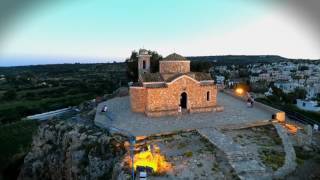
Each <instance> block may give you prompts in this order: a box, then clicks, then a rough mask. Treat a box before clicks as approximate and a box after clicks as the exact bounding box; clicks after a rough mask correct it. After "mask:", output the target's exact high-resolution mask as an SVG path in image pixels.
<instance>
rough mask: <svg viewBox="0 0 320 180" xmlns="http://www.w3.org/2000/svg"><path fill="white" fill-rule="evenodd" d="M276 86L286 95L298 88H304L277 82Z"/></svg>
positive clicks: (291, 83) (295, 84)
mask: <svg viewBox="0 0 320 180" xmlns="http://www.w3.org/2000/svg"><path fill="white" fill-rule="evenodd" d="M274 86H276V87H277V88H279V89H281V90H282V91H283V92H284V93H290V92H293V91H294V90H295V89H296V88H302V87H303V85H301V84H298V83H294V82H275V83H274Z"/></svg>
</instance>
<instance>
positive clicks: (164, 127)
mask: <svg viewBox="0 0 320 180" xmlns="http://www.w3.org/2000/svg"><path fill="white" fill-rule="evenodd" d="M217 102H218V105H220V106H223V107H224V111H223V112H207V113H193V114H183V115H181V116H166V117H159V118H150V117H146V116H145V115H144V114H143V113H134V112H132V111H131V108H130V101H129V96H125V97H116V98H113V99H110V100H108V101H105V102H102V103H100V104H99V105H98V107H97V112H96V116H95V123H96V124H97V125H103V126H104V127H107V126H113V127H117V128H119V129H125V130H127V131H129V132H131V133H132V134H134V135H136V136H139V135H152V134H158V133H164V132H173V131H179V130H187V129H201V128H206V127H219V126H225V125H237V124H243V123H252V122H261V121H267V120H270V119H271V116H272V113H271V112H269V111H266V110H263V109H261V108H257V107H254V108H248V107H247V106H246V103H245V102H243V101H241V100H239V99H236V98H234V97H232V96H230V95H227V94H224V93H218V97H217ZM104 105H107V106H108V113H109V114H112V117H113V120H111V119H110V118H108V117H107V116H106V113H101V112H100V111H101V109H102V107H103V106H104Z"/></svg>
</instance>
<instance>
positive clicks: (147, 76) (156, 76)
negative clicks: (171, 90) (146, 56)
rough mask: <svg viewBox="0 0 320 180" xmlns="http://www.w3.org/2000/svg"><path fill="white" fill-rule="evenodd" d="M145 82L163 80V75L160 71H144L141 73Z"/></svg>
mask: <svg viewBox="0 0 320 180" xmlns="http://www.w3.org/2000/svg"><path fill="white" fill-rule="evenodd" d="M141 78H142V81H143V82H162V81H163V79H162V76H161V75H160V73H144V74H141Z"/></svg>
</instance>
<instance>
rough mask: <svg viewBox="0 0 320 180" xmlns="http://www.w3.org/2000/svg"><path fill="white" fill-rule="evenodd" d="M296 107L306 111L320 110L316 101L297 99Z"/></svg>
mask: <svg viewBox="0 0 320 180" xmlns="http://www.w3.org/2000/svg"><path fill="white" fill-rule="evenodd" d="M297 107H298V108H299V109H302V110H306V111H314V112H320V106H319V105H318V103H317V102H316V101H306V100H302V99H297Z"/></svg>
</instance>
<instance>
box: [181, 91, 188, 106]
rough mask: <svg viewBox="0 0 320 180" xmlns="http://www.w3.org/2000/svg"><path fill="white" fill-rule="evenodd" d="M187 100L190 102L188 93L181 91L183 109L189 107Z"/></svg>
mask: <svg viewBox="0 0 320 180" xmlns="http://www.w3.org/2000/svg"><path fill="white" fill-rule="evenodd" d="M187 102H188V97H187V93H186V92H183V93H181V96H180V106H181V108H182V109H186V108H187Z"/></svg>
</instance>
